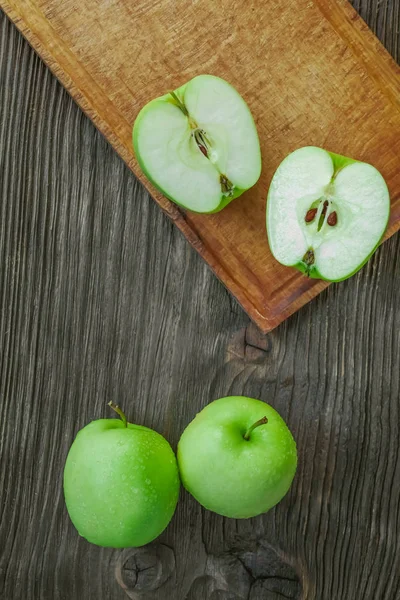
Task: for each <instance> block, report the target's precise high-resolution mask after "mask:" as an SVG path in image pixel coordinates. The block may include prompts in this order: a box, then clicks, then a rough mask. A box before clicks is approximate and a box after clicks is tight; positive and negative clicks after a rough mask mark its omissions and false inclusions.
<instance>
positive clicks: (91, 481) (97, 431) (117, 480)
mask: <svg viewBox="0 0 400 600" xmlns="http://www.w3.org/2000/svg"><path fill="white" fill-rule="evenodd" d="M110 406H111V407H112V408H114V410H116V411H117V412H118V414H119V415H120V416H121V419H122V420H119V419H99V420H98V421H92V423H89V425H87V426H86V427H84V428H83V429H82V430H81V431H79V432H78V435H77V436H76V439H75V441H74V443H73V444H72V446H71V448H70V451H69V454H68V457H67V461H66V464H65V470H64V495H65V502H66V505H67V509H68V512H69V516H70V517H71V521H72V522H73V524H74V525H75V527H76V529H77V530H78V532H79V534H80V535H81V536H83V537H84V538H86V539H87V540H88V541H89V542H92V543H93V544H97V545H98V546H108V547H113V548H126V547H131V546H135V547H136V546H143V545H144V544H147V543H148V542H151V541H152V540H154V539H155V538H156V537H157V536H158V535H160V533H161V532H162V531H163V530H164V529H165V528H166V526H167V525H168V523H169V522H170V520H171V518H172V516H173V514H174V512H175V507H176V504H177V501H178V495H179V485H180V483H179V475H178V467H177V463H176V458H175V454H174V452H173V451H172V449H171V446H170V445H169V444H168V442H167V441H166V440H165V439H164V438H163V437H162V436H161V435H160V434H158V433H157V432H156V431H153V430H152V429H148V428H147V427H142V426H140V425H133V424H132V423H127V421H126V418H125V415H124V414H123V413H122V411H121V409H120V408H119V407H117V406H115V405H113V404H111V403H110Z"/></svg>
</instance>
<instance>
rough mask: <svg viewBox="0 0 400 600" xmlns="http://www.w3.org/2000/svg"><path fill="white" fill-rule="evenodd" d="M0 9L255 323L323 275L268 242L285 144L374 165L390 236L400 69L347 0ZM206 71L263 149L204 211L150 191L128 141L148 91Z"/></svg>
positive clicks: (284, 308) (398, 173)
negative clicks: (384, 188) (252, 172)
mask: <svg viewBox="0 0 400 600" xmlns="http://www.w3.org/2000/svg"><path fill="white" fill-rule="evenodd" d="M0 6H3V8H4V10H5V11H6V13H7V14H8V15H9V16H10V17H11V18H12V19H13V21H14V22H15V23H16V25H17V27H18V28H19V29H20V30H21V31H22V33H23V34H24V36H26V37H27V39H28V40H29V41H30V43H31V44H32V45H33V47H34V48H35V49H36V50H37V51H38V52H39V54H40V55H41V56H42V58H43V59H44V60H45V61H46V63H47V64H48V65H49V66H50V68H51V69H52V71H53V72H54V73H55V74H56V75H57V77H58V78H59V79H60V81H61V82H62V83H63V84H64V86H65V87H66V88H67V90H68V91H69V92H70V93H71V95H72V96H73V97H74V98H75V99H76V101H77V102H78V103H79V104H80V106H81V107H82V108H83V110H84V111H85V112H86V113H87V114H88V115H89V116H90V118H91V119H92V120H93V121H94V123H95V124H96V126H97V127H98V128H99V129H100V131H101V132H102V133H103V134H104V135H105V136H106V138H107V139H108V140H109V141H110V142H111V144H112V145H113V146H114V148H115V149H116V150H117V152H119V154H120V155H121V156H122V157H123V159H124V160H125V161H126V163H127V164H128V166H129V167H130V168H131V169H132V170H133V171H134V173H135V174H136V175H137V176H138V177H139V179H140V180H141V181H142V182H143V183H144V184H145V186H146V187H147V189H149V190H150V192H151V194H152V195H153V196H154V198H155V199H156V201H157V202H158V203H159V205H160V206H161V207H162V208H163V209H164V210H165V211H166V212H167V214H168V215H169V216H170V217H171V218H172V220H173V221H174V223H175V224H176V225H177V226H178V227H179V228H180V229H181V231H182V232H183V233H184V235H185V236H186V237H187V238H188V240H189V241H190V243H191V244H192V245H193V246H194V247H195V248H196V250H198V252H199V253H200V254H201V255H202V256H203V258H205V260H206V261H207V262H208V263H209V265H210V266H211V267H212V269H213V270H214V271H215V273H216V274H217V275H218V277H219V278H220V279H221V280H222V281H223V282H224V284H225V285H226V286H227V287H228V289H229V290H230V291H231V292H232V293H233V294H234V295H235V296H236V298H237V299H238V301H239V302H240V304H241V305H242V306H243V307H244V309H245V310H246V311H247V313H248V314H249V315H250V316H251V318H252V319H253V320H254V321H255V322H256V323H257V324H258V325H259V327H260V328H261V329H262V330H263V331H265V332H266V331H269V330H271V329H272V328H273V327H275V326H276V325H278V324H279V323H280V322H281V321H282V320H284V319H285V318H287V317H288V316H289V315H290V314H292V313H293V312H294V311H295V310H297V309H298V308H300V307H301V306H303V305H304V304H305V303H306V302H308V301H309V300H311V299H312V298H313V297H315V295H316V294H318V293H319V292H320V291H321V290H322V289H324V288H325V287H326V285H327V284H326V283H324V282H320V281H316V280H310V279H307V278H306V277H304V276H303V275H301V274H300V273H298V272H296V271H294V270H293V269H289V268H285V267H283V266H282V265H280V264H279V263H277V262H276V261H275V260H274V259H273V257H272V255H271V253H270V251H269V248H268V244H267V240H266V232H265V199H266V194H267V190H268V187H269V184H270V181H271V178H272V175H273V173H274V171H275V170H276V168H277V166H278V165H279V163H280V162H281V161H282V160H283V158H284V157H285V156H286V155H287V154H288V153H289V152H291V151H292V150H294V149H295V148H298V147H299V146H304V145H317V146H322V147H325V148H327V149H329V150H331V151H334V152H337V153H339V154H344V155H347V156H351V157H354V158H358V159H359V160H365V161H366V162H371V163H372V164H374V165H375V166H376V167H377V168H378V169H379V170H380V171H381V172H382V174H383V175H384V177H385V179H386V181H387V182H388V186H389V190H390V192H391V198H392V214H391V220H390V223H389V227H388V231H387V236H390V235H391V234H392V233H393V232H394V231H397V229H398V228H399V226H400V159H399V156H400V69H399V68H398V67H397V65H396V64H395V62H394V61H393V60H392V59H391V57H390V55H389V54H388V53H387V52H386V50H385V49H384V48H383V47H382V45H381V44H380V43H379V42H378V41H377V39H376V38H375V37H374V36H373V35H372V33H371V31H370V30H369V29H368V28H367V27H366V25H365V23H363V21H362V20H361V19H360V18H359V16H358V15H357V13H356V12H355V11H354V10H353V8H352V7H351V6H350V4H349V3H348V2H347V0H335V1H334V2H331V1H330V0H312V1H310V2H304V1H303V0H289V1H288V0H277V1H275V2H273V3H269V4H268V7H267V5H266V4H265V3H260V2H259V1H258V0H251V1H249V2H245V3H243V2H241V1H240V0H220V1H219V2H206V1H205V0H201V1H196V2H184V3H180V4H179V9H178V5H177V4H176V3H175V2H173V1H171V0H161V1H159V2H157V3H152V2H149V1H148V0H139V1H136V2H134V3H132V2H129V1H127V0H106V1H101V2H99V1H98V0H86V1H85V2H84V3H81V4H80V5H79V8H78V5H77V4H76V2H75V0H62V1H61V0H1V1H0ZM393 16H394V19H395V18H396V15H393ZM394 23H395V24H394V26H393V27H394V31H397V33H398V25H396V21H395V20H394ZM194 31H195V35H194V33H193V32H194ZM203 72H211V73H213V74H215V75H220V76H221V77H224V78H225V79H227V80H228V81H230V82H231V83H232V84H233V85H234V86H235V87H236V88H237V89H238V90H239V92H240V93H241V94H242V95H243V96H244V98H245V99H246V100H247V101H248V102H249V105H250V107H251V110H252V112H253V115H254V117H255V121H256V124H257V128H258V131H259V135H260V140H261V149H262V155H263V170H262V174H261V177H260V180H259V182H258V183H257V185H256V186H255V187H254V188H252V190H250V191H249V192H247V193H246V194H245V195H244V196H242V197H241V198H240V199H238V200H236V201H235V202H233V203H231V204H230V205H229V206H228V207H227V208H226V209H224V211H222V212H221V213H218V214H216V215H207V216H204V215H196V214H194V213H189V212H186V213H185V212H183V211H182V210H180V209H178V208H177V207H176V206H175V205H173V204H171V203H170V202H169V201H168V200H166V199H165V198H164V197H163V196H162V195H161V194H159V193H158V192H157V191H156V190H155V189H154V188H152V187H151V185H150V184H149V182H148V181H147V180H146V179H145V178H144V176H143V175H142V173H141V171H140V169H139V167H138V164H137V162H136V160H135V157H134V155H133V150H132V143H131V131H132V124H133V122H134V120H135V118H136V116H137V114H138V112H139V110H140V108H141V107H142V106H143V105H144V104H145V103H146V102H148V101H149V99H151V98H154V97H156V96H160V95H161V94H164V93H165V92H166V91H167V90H169V89H174V88H176V87H178V86H180V85H182V84H183V83H185V82H186V81H188V80H189V79H191V78H192V77H193V76H195V75H197V74H199V73H203ZM243 223H245V224H246V226H245V227H244V226H243Z"/></svg>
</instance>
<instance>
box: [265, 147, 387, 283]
mask: <svg viewBox="0 0 400 600" xmlns="http://www.w3.org/2000/svg"><path fill="white" fill-rule="evenodd" d="M389 213H390V198H389V192H388V189H387V186H386V183H385V180H384V179H383V177H382V175H381V174H380V173H379V171H377V170H376V169H375V168H374V167H373V166H372V165H369V164H367V163H363V162H359V161H355V160H353V159H351V158H346V157H345V156H340V155H338V154H333V153H332V152H327V151H326V150H322V149H321V148H316V147H313V146H309V147H305V148H299V149H298V150H295V152H292V154H289V156H287V157H286V158H285V160H284V161H283V162H282V163H281V164H280V166H279V167H278V169H277V171H276V173H275V175H274V177H273V179H272V183H271V186H270V189H269V193H268V200H267V231H268V240H269V245H270V248H271V252H272V254H273V255H274V256H275V258H276V259H277V260H278V261H279V262H280V263H282V264H283V265H286V266H293V267H296V268H297V269H299V270H300V271H301V272H303V273H306V274H307V275H309V276H310V277H315V278H318V279H326V280H327V281H341V280H343V279H346V278H347V277H350V276H351V275H353V274H354V273H356V272H357V271H358V270H359V269H360V268H361V267H362V266H363V265H364V264H365V263H366V261H367V260H368V259H369V258H370V256H371V255H372V254H373V252H374V251H375V249H376V248H377V246H378V244H379V242H380V241H381V239H382V236H383V234H384V232H385V229H386V227H387V223H388V219H389Z"/></svg>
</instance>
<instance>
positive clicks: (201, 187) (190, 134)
mask: <svg viewBox="0 0 400 600" xmlns="http://www.w3.org/2000/svg"><path fill="white" fill-rule="evenodd" d="M133 145H134V149H135V153H136V156H137V159H138V162H139V164H140V166H141V168H142V170H143V172H144V173H145V175H146V176H147V177H148V179H149V180H150V181H151V182H152V183H153V184H154V185H155V186H156V187H157V188H158V189H159V190H160V191H161V192H162V193H163V194H164V195H165V196H167V197H168V198H169V199H170V200H172V201H173V202H175V203H177V204H179V205H181V206H183V207H184V208H187V209H189V210H192V211H195V212H200V213H212V212H217V211H219V210H221V209H222V208H223V207H224V206H226V205H227V204H228V203H229V202H231V200H233V199H234V198H237V197H238V196H240V195H241V194H242V193H243V192H244V191H246V190H247V189H248V188H250V187H251V186H253V185H254V184H255V183H256V182H257V180H258V178H259V176H260V172H261V153H260V144H259V140H258V135H257V130H256V127H255V124H254V121H253V117H252V115H251V112H250V110H249V108H248V106H247V104H246V103H245V101H244V100H243V98H242V97H241V96H240V94H239V93H238V92H237V91H236V90H235V89H234V88H233V87H232V86H231V85H230V84H229V83H227V82H226V81H224V80H223V79H220V78H219V77H214V76H212V75H199V76H198V77H195V78H194V79H192V80H191V81H189V82H188V83H186V84H185V85H183V86H182V87H180V88H178V89H177V90H175V91H174V92H170V93H168V94H166V95H165V96H162V97H160V98H157V99H155V100H152V101H151V102H149V104H147V105H146V106H145V107H144V108H143V109H142V110H141V111H140V113H139V115H138V117H137V119H136V121H135V125H134V129H133Z"/></svg>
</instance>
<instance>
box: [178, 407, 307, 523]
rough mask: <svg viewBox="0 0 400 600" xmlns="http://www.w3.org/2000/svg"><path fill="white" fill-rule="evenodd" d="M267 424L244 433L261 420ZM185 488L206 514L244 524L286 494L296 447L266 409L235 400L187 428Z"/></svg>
mask: <svg viewBox="0 0 400 600" xmlns="http://www.w3.org/2000/svg"><path fill="white" fill-rule="evenodd" d="M265 416H266V417H267V419H268V422H267V423H266V424H264V425H260V426H259V427H257V428H255V429H254V430H253V431H252V433H251V434H250V438H249V440H246V439H244V435H245V433H246V431H247V430H248V429H249V427H251V426H252V425H253V424H254V423H256V422H257V421H258V420H259V419H262V418H263V417H265ZM178 465H179V470H180V475H181V480H182V483H183V485H184V487H185V488H186V489H187V491H188V492H190V493H191V494H192V495H193V496H194V497H195V498H196V500H197V501H198V502H199V503H200V504H201V505H202V506H204V507H205V508H207V509H208V510H211V511H213V512H216V513H218V514H220V515H223V516H225V517H231V518H235V519H245V518H249V517H254V516H257V515H259V514H261V513H265V512H267V511H268V510H270V509H271V508H272V507H273V506H275V505H276V504H277V503H278V502H279V501H280V500H281V499H282V498H283V497H284V496H285V494H286V493H287V491H288V490H289V487H290V485H291V483H292V480H293V477H294V475H295V472H296V467H297V451H296V444H295V441H294V439H293V437H292V434H291V433H290V431H289V429H288V427H287V426H286V424H285V422H284V421H283V419H282V418H281V417H280V415H279V414H278V413H277V412H276V411H275V410H274V409H273V408H272V407H271V406H269V405H268V404H266V403H264V402H261V401H260V400H255V399H253V398H246V397H244V396H232V397H227V398H221V399H219V400H215V401H214V402H212V403H211V404H209V405H208V406H206V408H204V409H203V410H202V411H201V412H200V413H199V414H198V415H197V416H196V418H195V419H194V420H193V421H192V422H191V423H190V424H189V425H188V427H187V428H186V429H185V431H184V432H183V434H182V437H181V439H180V441H179V444H178Z"/></svg>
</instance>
